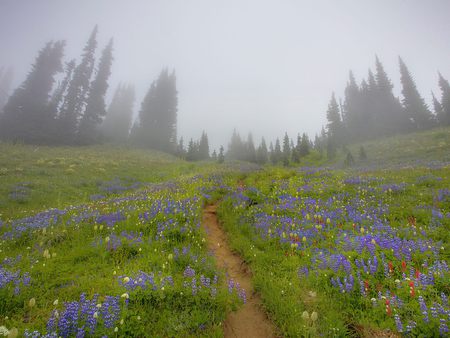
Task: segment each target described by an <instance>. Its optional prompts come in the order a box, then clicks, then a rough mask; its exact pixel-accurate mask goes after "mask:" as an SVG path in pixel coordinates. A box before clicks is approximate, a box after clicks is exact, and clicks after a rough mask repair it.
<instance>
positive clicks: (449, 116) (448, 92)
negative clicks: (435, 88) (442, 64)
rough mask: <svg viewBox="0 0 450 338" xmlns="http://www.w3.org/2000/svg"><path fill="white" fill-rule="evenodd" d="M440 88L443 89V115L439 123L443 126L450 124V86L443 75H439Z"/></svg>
mask: <svg viewBox="0 0 450 338" xmlns="http://www.w3.org/2000/svg"><path fill="white" fill-rule="evenodd" d="M439 87H440V88H441V93H442V97H441V106H442V115H441V118H440V120H439V123H441V124H443V125H449V124H450V84H449V83H448V80H446V79H444V77H443V76H442V74H441V73H439Z"/></svg>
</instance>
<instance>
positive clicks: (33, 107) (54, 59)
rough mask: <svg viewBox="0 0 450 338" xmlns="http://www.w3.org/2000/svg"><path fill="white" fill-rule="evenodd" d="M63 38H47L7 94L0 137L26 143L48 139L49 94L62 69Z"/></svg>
mask: <svg viewBox="0 0 450 338" xmlns="http://www.w3.org/2000/svg"><path fill="white" fill-rule="evenodd" d="M64 46H65V42H64V41H57V42H49V43H47V44H46V45H45V47H44V48H43V49H41V50H40V51H39V54H38V56H37V58H36V61H35V63H34V64H33V66H32V69H31V71H30V73H28V76H27V78H26V79H25V81H24V82H23V83H22V85H21V86H20V87H19V88H17V89H16V90H15V91H14V93H13V94H12V95H11V97H10V98H9V100H8V102H7V104H6V106H5V108H4V114H3V115H2V117H1V121H0V137H1V138H3V139H6V140H19V141H23V142H26V143H34V144H42V143H48V142H49V139H48V133H49V129H50V126H51V124H52V119H53V116H52V115H51V112H50V111H49V106H48V103H49V96H50V93H51V90H52V88H53V85H54V82H55V79H54V77H55V75H56V74H57V73H59V72H61V71H62V68H63V67H62V57H63V53H64Z"/></svg>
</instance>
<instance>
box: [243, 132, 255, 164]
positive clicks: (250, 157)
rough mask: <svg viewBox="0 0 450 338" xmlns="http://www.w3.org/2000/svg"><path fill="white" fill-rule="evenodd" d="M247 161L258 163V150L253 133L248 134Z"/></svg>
mask: <svg viewBox="0 0 450 338" xmlns="http://www.w3.org/2000/svg"><path fill="white" fill-rule="evenodd" d="M245 160H246V161H248V162H252V163H254V162H256V149H255V144H254V143H253V136H252V134H251V133H249V134H248V137H247V143H246V145H245Z"/></svg>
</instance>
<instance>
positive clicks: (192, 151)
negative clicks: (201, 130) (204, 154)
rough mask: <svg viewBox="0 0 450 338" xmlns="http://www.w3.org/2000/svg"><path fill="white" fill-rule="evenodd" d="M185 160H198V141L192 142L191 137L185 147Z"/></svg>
mask: <svg viewBox="0 0 450 338" xmlns="http://www.w3.org/2000/svg"><path fill="white" fill-rule="evenodd" d="M186 160H188V161H198V160H199V150H198V143H197V142H194V140H193V139H192V138H191V139H190V140H189V144H188V149H187V153H186Z"/></svg>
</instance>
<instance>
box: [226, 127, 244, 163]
mask: <svg viewBox="0 0 450 338" xmlns="http://www.w3.org/2000/svg"><path fill="white" fill-rule="evenodd" d="M227 157H228V158H230V159H233V160H241V161H245V160H246V149H245V144H244V142H242V139H241V137H240V136H239V133H238V132H237V131H236V129H235V130H233V135H232V136H231V141H230V144H229V145H228V152H227Z"/></svg>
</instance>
